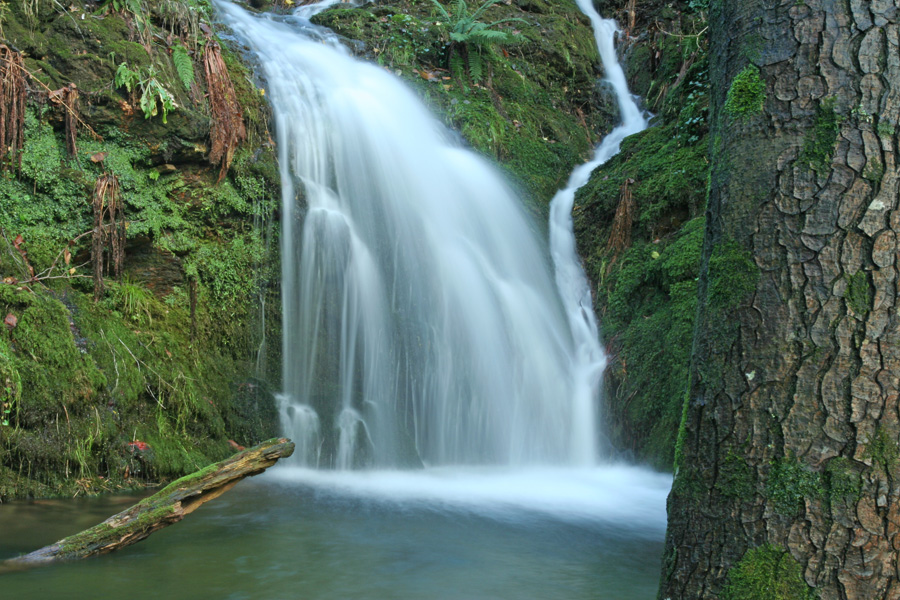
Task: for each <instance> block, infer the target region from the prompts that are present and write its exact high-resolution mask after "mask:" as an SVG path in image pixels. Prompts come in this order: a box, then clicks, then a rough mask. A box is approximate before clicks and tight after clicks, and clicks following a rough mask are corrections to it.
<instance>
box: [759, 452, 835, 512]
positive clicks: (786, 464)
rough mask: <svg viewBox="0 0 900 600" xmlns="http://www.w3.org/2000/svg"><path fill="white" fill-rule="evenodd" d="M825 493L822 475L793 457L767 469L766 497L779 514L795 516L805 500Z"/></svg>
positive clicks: (783, 459)
mask: <svg viewBox="0 0 900 600" xmlns="http://www.w3.org/2000/svg"><path fill="white" fill-rule="evenodd" d="M825 492H826V486H825V482H824V481H823V479H822V475H821V474H820V473H818V472H816V471H813V470H811V469H810V468H809V467H807V466H806V465H804V464H802V463H801V462H800V461H798V460H797V459H796V458H794V457H793V456H788V457H786V458H781V459H778V460H776V461H774V462H773V463H772V466H771V468H770V469H769V473H768V479H767V481H766V497H767V498H769V499H770V500H771V501H772V503H773V506H774V508H775V510H776V511H777V512H778V513H780V514H783V515H787V516H794V515H797V514H799V513H800V511H801V510H802V509H803V505H804V502H805V501H806V500H807V499H809V500H813V499H816V498H821V497H823V496H824V495H825Z"/></svg>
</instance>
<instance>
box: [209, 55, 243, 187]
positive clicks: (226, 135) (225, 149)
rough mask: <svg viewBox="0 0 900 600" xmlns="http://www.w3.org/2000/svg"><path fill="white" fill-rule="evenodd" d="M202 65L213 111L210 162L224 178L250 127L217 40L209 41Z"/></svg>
mask: <svg viewBox="0 0 900 600" xmlns="http://www.w3.org/2000/svg"><path fill="white" fill-rule="evenodd" d="M203 67H204V71H205V73H206V85H207V89H208V90H209V105H210V112H211V123H210V132H209V136H210V140H211V142H212V147H211V149H210V152H209V162H210V163H212V164H214V165H215V164H218V165H220V169H219V181H222V179H224V178H225V175H226V174H227V173H228V167H230V166H231V161H232V159H233V158H234V151H235V150H237V147H238V146H239V145H240V143H241V142H242V141H244V140H245V139H246V138H247V130H246V129H245V128H244V118H243V115H242V114H241V105H240V104H239V103H238V101H237V94H236V93H235V91H234V84H233V83H232V81H231V78H230V77H229V75H228V69H227V67H226V66H225V61H224V60H223V59H222V49H221V48H220V47H219V43H218V42H216V41H215V40H209V42H208V43H207V44H206V49H205V50H204V52H203Z"/></svg>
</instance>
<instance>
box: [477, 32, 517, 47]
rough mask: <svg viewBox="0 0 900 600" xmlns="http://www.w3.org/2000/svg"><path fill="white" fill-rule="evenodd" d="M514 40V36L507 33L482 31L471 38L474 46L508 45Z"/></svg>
mask: <svg viewBox="0 0 900 600" xmlns="http://www.w3.org/2000/svg"><path fill="white" fill-rule="evenodd" d="M511 40H512V36H511V35H510V34H508V33H506V32H505V31H495V30H493V29H482V30H479V31H476V32H474V33H472V34H471V35H470V36H469V40H468V41H469V42H471V43H473V44H484V45H490V44H506V43H508V42H510V41H511Z"/></svg>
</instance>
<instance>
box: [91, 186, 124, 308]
mask: <svg viewBox="0 0 900 600" xmlns="http://www.w3.org/2000/svg"><path fill="white" fill-rule="evenodd" d="M120 191H121V190H120V187H119V178H118V177H116V176H115V175H113V174H110V173H104V174H103V175H101V176H100V177H99V178H98V179H97V183H96V184H95V185H94V194H93V199H92V203H93V209H94V229H93V231H92V235H91V263H92V266H93V275H94V301H95V302H96V301H98V300H100V298H101V296H103V277H104V270H105V271H106V275H109V270H110V269H109V263H112V271H113V274H114V276H115V277H116V278H117V279H118V278H121V276H122V270H123V266H124V263H125V212H124V210H123V209H124V207H123V206H122V198H121V194H120ZM104 254H108V255H109V261H108V263H106V265H105V266H106V268H105V269H104V263H105V262H106V261H105V260H104Z"/></svg>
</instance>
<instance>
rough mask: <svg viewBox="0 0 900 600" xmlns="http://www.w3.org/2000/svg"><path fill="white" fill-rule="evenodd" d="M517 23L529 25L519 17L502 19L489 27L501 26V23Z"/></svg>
mask: <svg viewBox="0 0 900 600" xmlns="http://www.w3.org/2000/svg"><path fill="white" fill-rule="evenodd" d="M516 21H518V22H519V23H524V24H525V25H528V21H526V20H525V19H520V18H518V17H512V18H509V19H500V20H499V21H494V22H492V23H491V24H489V25H488V27H493V26H494V25H499V24H500V23H514V22H516Z"/></svg>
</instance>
